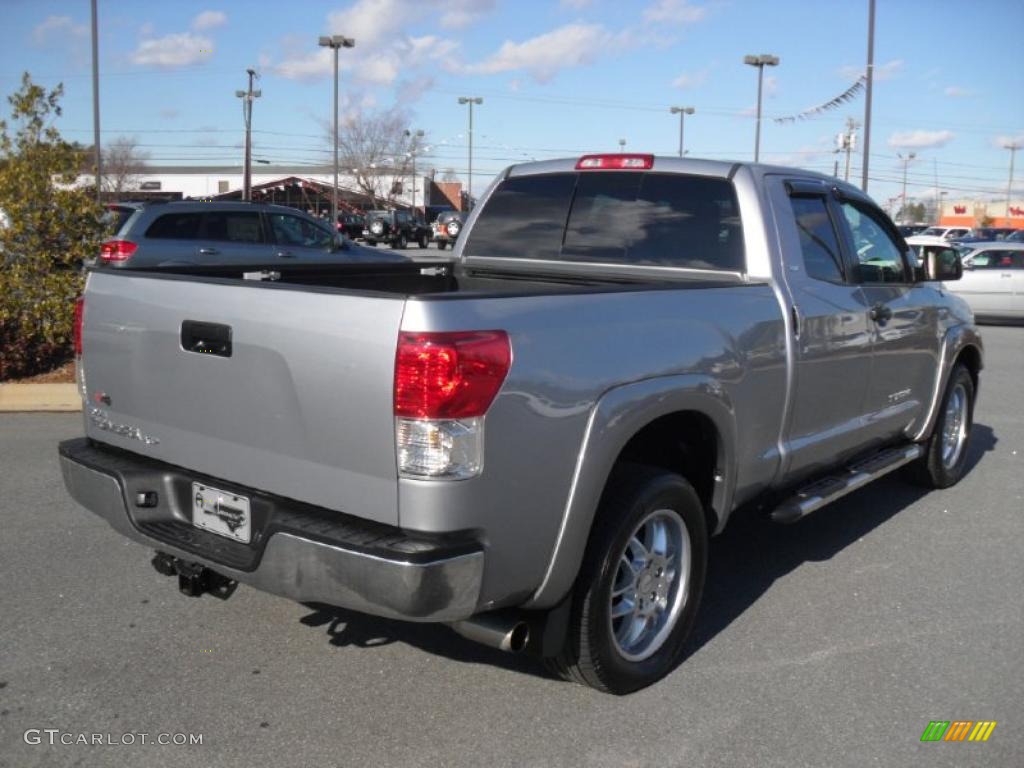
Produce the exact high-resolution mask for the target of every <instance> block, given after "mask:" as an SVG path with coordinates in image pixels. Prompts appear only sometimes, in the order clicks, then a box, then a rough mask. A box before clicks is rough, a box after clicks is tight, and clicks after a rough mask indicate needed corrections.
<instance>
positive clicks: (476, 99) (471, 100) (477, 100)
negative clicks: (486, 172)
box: [459, 96, 484, 211]
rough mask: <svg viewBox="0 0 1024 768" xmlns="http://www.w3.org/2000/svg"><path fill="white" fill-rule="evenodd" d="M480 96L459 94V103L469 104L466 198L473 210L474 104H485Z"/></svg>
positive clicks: (470, 208)
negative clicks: (467, 188) (467, 187)
mask: <svg viewBox="0 0 1024 768" xmlns="http://www.w3.org/2000/svg"><path fill="white" fill-rule="evenodd" d="M483 103H484V100H483V98H481V97H480V96H459V104H468V105H469V191H468V193H467V195H468V197H467V199H466V210H467V211H471V210H473V105H474V104H483Z"/></svg>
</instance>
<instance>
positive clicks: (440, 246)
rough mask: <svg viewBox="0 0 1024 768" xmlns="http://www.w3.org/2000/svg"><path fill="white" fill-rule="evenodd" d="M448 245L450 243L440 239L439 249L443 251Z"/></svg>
mask: <svg viewBox="0 0 1024 768" xmlns="http://www.w3.org/2000/svg"><path fill="white" fill-rule="evenodd" d="M447 245H448V243H446V242H445V241H444V240H438V241H437V250H439V251H443V250H444V249H445V247H446V246H447Z"/></svg>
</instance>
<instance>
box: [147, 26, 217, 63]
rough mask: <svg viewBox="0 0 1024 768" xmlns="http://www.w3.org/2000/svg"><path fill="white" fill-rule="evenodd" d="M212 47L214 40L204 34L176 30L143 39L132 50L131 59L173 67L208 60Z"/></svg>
mask: <svg viewBox="0 0 1024 768" xmlns="http://www.w3.org/2000/svg"><path fill="white" fill-rule="evenodd" d="M212 49H213V41H212V40H210V38H208V37H205V36H204V35H193V34H192V33H191V32H176V33H172V34H170V35H164V36H163V37H157V38H153V39H151V40H143V41H141V42H140V43H139V45H138V47H137V48H136V49H135V50H134V51H133V52H132V54H131V61H132V63H133V64H138V65H140V66H143V67H161V68H163V69H172V68H174V67H185V66H188V65H189V64H196V63H198V62H201V61H208V60H209V58H210V56H209V52H210V51H211V50H212Z"/></svg>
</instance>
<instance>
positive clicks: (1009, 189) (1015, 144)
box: [1003, 141, 1024, 226]
mask: <svg viewBox="0 0 1024 768" xmlns="http://www.w3.org/2000/svg"><path fill="white" fill-rule="evenodd" d="M1021 147H1024V143H1022V142H1019V141H1010V142H1007V143H1006V144H1003V149H1008V150H1010V180H1009V181H1008V182H1006V226H1010V198H1011V197H1012V195H1013V159H1014V157H1015V156H1016V155H1017V150H1018V149H1020V148H1021Z"/></svg>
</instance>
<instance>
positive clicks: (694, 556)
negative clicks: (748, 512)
mask: <svg viewBox="0 0 1024 768" xmlns="http://www.w3.org/2000/svg"><path fill="white" fill-rule="evenodd" d="M707 538H708V534H707V526H706V523H705V520H704V510H703V507H702V506H701V502H700V499H699V498H698V497H697V494H696V492H695V491H694V490H693V487H692V486H691V485H690V484H689V483H688V482H687V481H686V480H685V479H684V478H682V477H680V476H679V475H677V474H675V473H672V472H667V471H665V470H661V469H656V468H653V467H647V466H642V465H630V464H625V465H622V466H620V467H618V468H616V470H615V472H614V474H613V475H612V477H611V479H610V480H609V483H608V487H607V488H606V490H605V494H604V497H603V498H602V501H601V506H600V508H599V510H598V515H597V518H596V520H595V522H594V529H593V530H592V532H591V536H590V541H589V543H588V545H587V551H586V554H585V556H584V561H583V565H582V567H581V569H580V574H579V576H578V578H577V582H576V587H575V591H574V594H573V603H572V610H571V614H570V619H569V631H568V633H567V638H566V644H565V647H564V648H563V649H562V652H561V653H560V654H559V655H558V656H556V657H555V658H553V659H550V660H549V666H550V667H552V668H553V669H554V670H555V671H556V672H558V673H559V674H561V675H562V676H563V677H565V678H566V679H571V680H575V681H577V682H580V683H583V684H585V685H589V686H591V687H593V688H597V689H598V690H601V691H606V692H608V693H615V694H624V693H630V692H632V691H635V690H638V689H640V688H644V687H646V686H648V685H651V684H652V683H655V682H657V681H658V680H660V679H661V678H662V677H664V676H665V675H667V674H668V673H669V672H671V671H672V669H674V668H675V666H676V664H678V663H679V661H680V659H681V658H682V655H683V650H684V643H685V641H686V637H687V636H688V635H689V633H690V630H691V629H692V627H693V624H694V622H695V620H696V617H697V607H698V604H699V603H700V598H701V593H702V592H703V589H704V576H705V572H706V569H707V557H708V543H707Z"/></svg>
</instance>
